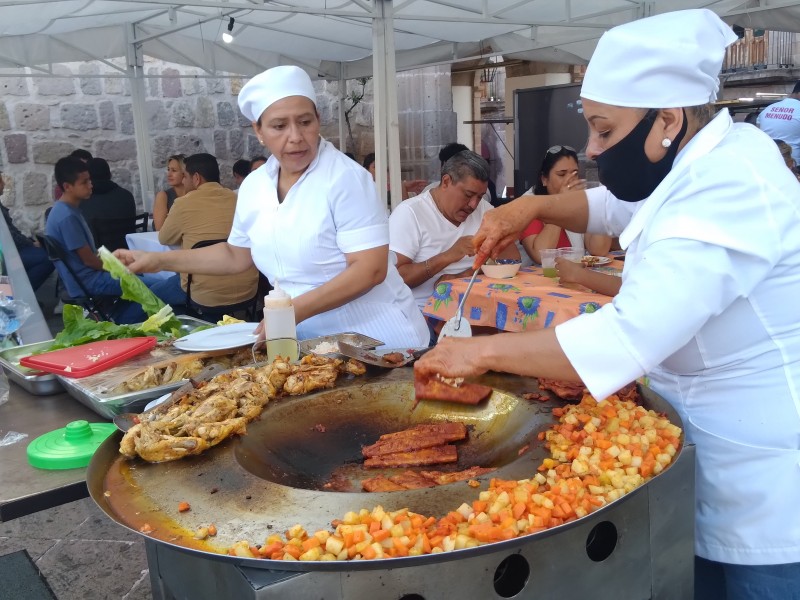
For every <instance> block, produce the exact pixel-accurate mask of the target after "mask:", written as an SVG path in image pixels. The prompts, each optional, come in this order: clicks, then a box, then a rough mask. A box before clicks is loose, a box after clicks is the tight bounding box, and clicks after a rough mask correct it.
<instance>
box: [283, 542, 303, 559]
mask: <svg viewBox="0 0 800 600" xmlns="http://www.w3.org/2000/svg"><path fill="white" fill-rule="evenodd" d="M283 551H284V553H285V554H288V555H290V556H293V557H294V558H300V555H301V554H302V553H303V551H302V550H301V549H300V548H299V547H298V546H295V545H294V544H286V545H285V546H284V547H283Z"/></svg>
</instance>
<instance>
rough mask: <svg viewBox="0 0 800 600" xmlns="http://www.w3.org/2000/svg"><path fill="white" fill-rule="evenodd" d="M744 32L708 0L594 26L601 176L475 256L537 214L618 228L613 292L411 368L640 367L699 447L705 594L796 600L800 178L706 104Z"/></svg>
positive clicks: (613, 380) (592, 99) (591, 111)
mask: <svg viewBox="0 0 800 600" xmlns="http://www.w3.org/2000/svg"><path fill="white" fill-rule="evenodd" d="M735 39H736V36H735V35H734V34H733V33H732V31H731V30H730V28H729V27H728V26H727V25H726V24H725V23H723V22H722V21H721V20H720V19H719V18H718V17H717V16H716V15H715V14H714V13H712V12H710V11H707V10H693V11H678V12H673V13H666V14H662V15H658V16H655V17H651V18H648V19H643V20H640V21H636V22H633V23H628V24H626V25H622V26H619V27H616V28H614V29H612V30H610V31H609V32H607V33H606V34H605V35H604V36H603V37H602V39H601V40H600V42H599V44H598V46H597V50H596V51H595V53H594V55H593V56H592V58H591V61H590V63H589V66H588V68H587V71H586V77H585V78H584V81H583V85H582V89H581V96H582V98H583V109H584V116H585V118H586V120H587V121H588V123H589V142H588V146H587V150H586V154H587V156H589V157H590V158H593V159H595V160H596V161H597V164H598V168H599V173H600V180H601V181H602V182H603V183H604V184H605V186H606V187H601V188H596V189H592V190H587V191H586V192H577V193H571V194H561V195H558V196H556V197H553V196H533V197H522V198H520V199H518V200H516V201H515V202H513V203H511V204H509V205H506V206H504V207H501V208H499V209H495V210H494V211H492V212H491V213H490V214H489V215H487V216H486V217H484V219H483V223H482V225H481V229H480V230H479V231H478V233H477V235H476V242H475V243H476V245H477V246H478V255H477V256H476V261H480V260H482V259H483V258H485V257H486V256H487V255H489V254H491V255H496V254H497V252H498V251H499V250H500V249H502V248H503V247H504V246H505V245H507V244H508V243H510V242H512V241H513V240H514V239H516V236H517V235H518V234H519V231H521V230H522V229H523V228H524V227H525V225H526V224H527V223H529V222H530V221H531V220H532V219H533V218H538V219H542V220H543V221H545V222H549V223H554V224H556V225H560V226H562V227H565V228H567V229H570V230H572V231H586V230H588V231H591V232H593V233H604V234H606V235H619V238H620V244H621V245H622V247H623V248H627V256H626V260H625V268H624V272H623V283H622V288H621V290H620V293H619V294H618V295H617V296H616V297H615V298H614V301H613V302H612V303H611V304H608V305H606V306H604V307H603V308H602V309H600V310H599V311H597V312H596V313H594V314H590V315H582V316H580V317H577V318H575V319H572V320H570V321H568V322H567V323H564V324H562V325H560V326H558V327H556V328H555V329H546V330H539V331H534V332H527V333H514V334H500V335H496V336H492V337H490V338H481V339H480V340H456V339H446V340H444V342H443V343H440V344H439V345H438V346H437V347H436V348H435V349H434V350H433V351H431V352H430V353H428V354H427V355H426V356H425V357H423V359H422V360H421V361H420V362H419V363H417V366H416V368H417V369H418V370H420V371H421V373H422V374H427V373H434V372H439V373H441V374H442V375H446V376H470V375H476V374H479V373H482V372H485V371H487V370H490V369H491V370H496V371H507V372H512V373H518V374H524V375H532V376H539V377H548V378H557V379H568V380H573V381H574V380H579V379H580V380H582V381H583V382H584V383H585V385H586V386H587V387H588V389H589V390H590V391H591V392H592V394H593V395H594V396H595V397H596V398H598V399H602V398H604V397H606V396H608V395H610V394H612V393H613V392H614V391H616V390H617V389H619V388H621V387H622V386H623V385H625V384H627V383H628V382H630V381H633V380H635V379H637V378H639V377H642V376H644V375H647V378H648V379H647V381H649V383H648V385H649V386H650V387H651V388H653V389H654V390H655V391H657V392H658V393H659V394H661V395H662V396H663V397H664V398H666V399H667V400H668V401H669V402H670V403H671V404H672V405H673V406H675V408H676V409H677V410H678V411H679V412H680V414H681V417H682V418H683V422H684V424H685V426H686V437H687V440H688V441H689V442H693V443H695V444H696V446H697V475H696V493H697V511H696V537H695V552H696V559H695V598H696V599H697V600H707V599H717V598H723V599H726V598H727V599H737V600H738V599H745V598H746V599H753V600H755V599H758V600H764V599H781V600H786V599H788V598H800V310H799V309H798V298H800V185H799V184H798V183H797V181H796V180H795V178H794V177H793V176H792V174H791V173H790V172H789V171H788V170H787V169H786V167H785V165H784V164H783V161H782V159H781V157H780V154H779V152H778V151H777V148H776V147H775V144H774V142H773V141H772V140H770V139H769V138H768V137H767V136H766V135H764V134H763V133H762V132H760V131H759V130H758V129H757V128H755V127H753V126H751V125H747V124H733V122H732V120H731V118H730V116H729V115H728V112H727V110H724V109H723V110H721V111H720V112H719V113H717V114H716V116H714V112H713V108H712V107H711V106H709V104H708V103H709V102H710V101H713V100H714V98H715V96H716V92H717V88H718V80H717V76H718V73H719V70H720V67H721V64H722V60H723V56H724V53H725V48H726V47H727V46H728V45H729V44H730V43H731V42H732V41H734V40H735ZM648 107H657V108H659V109H660V110H647V108H648ZM623 200H625V201H623Z"/></svg>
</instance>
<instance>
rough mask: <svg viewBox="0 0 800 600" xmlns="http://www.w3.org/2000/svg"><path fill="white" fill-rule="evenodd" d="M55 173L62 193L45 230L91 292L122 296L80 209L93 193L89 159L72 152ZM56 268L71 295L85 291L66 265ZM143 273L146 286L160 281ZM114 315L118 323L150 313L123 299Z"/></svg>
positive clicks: (81, 294)
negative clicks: (73, 154)
mask: <svg viewBox="0 0 800 600" xmlns="http://www.w3.org/2000/svg"><path fill="white" fill-rule="evenodd" d="M55 175H56V184H57V185H58V187H59V188H60V189H61V191H62V195H61V198H60V199H59V200H58V201H56V203H55V204H54V205H53V209H52V210H51V211H50V214H49V215H48V217H47V224H46V225H45V233H46V234H47V235H48V236H49V237H51V238H53V239H54V240H55V241H56V242H58V243H59V244H61V246H62V247H63V248H64V250H66V251H67V262H68V263H69V266H70V267H72V270H73V271H74V272H75V273H76V275H77V276H78V277H79V278H80V280H81V281H82V282H83V284H84V285H85V286H86V288H87V289H88V290H89V291H90V292H91V294H92V295H102V296H119V295H120V294H121V293H122V290H121V288H120V284H119V281H117V280H116V279H114V278H113V277H111V275H110V274H109V273H107V272H106V271H104V270H103V263H102V262H101V260H100V257H98V256H97V248H95V244H94V239H93V237H92V233H91V231H90V230H89V225H88V224H87V223H86V220H85V219H84V218H83V215H82V214H81V212H80V209H79V206H80V204H81V202H83V201H84V200H86V199H88V198H89V197H90V196H91V195H92V181H91V179H90V177H89V169H88V167H87V165H86V163H84V162H83V161H81V160H80V159H78V158H75V157H72V156H67V157H64V158H62V159H59V161H58V162H57V163H56V167H55ZM56 269H57V270H58V276H59V277H60V278H61V281H62V282H63V283H64V286H65V287H66V288H67V292H68V293H69V295H70V297H72V298H79V297H81V296H83V295H84V294H83V292H82V290H81V288H80V286H79V285H78V283H77V282H76V281H75V279H74V278H73V277H72V275H71V274H70V272H69V270H67V267H66V266H65V265H63V264H62V263H61V262H57V263H56ZM141 277H142V280H143V281H144V282H145V284H146V285H147V287H150V286H151V285H153V284H154V283H155V282H157V281H158V279H157V278H154V277H153V276H152V275H143V276H141ZM111 318H112V319H113V320H114V321H115V322H117V323H138V322H141V321H143V320H144V319H146V318H147V315H146V314H145V313H144V311H143V310H142V307H141V306H140V305H139V304H137V303H134V302H127V301H120V302H118V303H117V304H116V305H115V307H114V310H113V312H112V314H111Z"/></svg>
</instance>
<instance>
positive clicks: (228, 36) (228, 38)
mask: <svg viewBox="0 0 800 600" xmlns="http://www.w3.org/2000/svg"><path fill="white" fill-rule="evenodd" d="M235 21H236V20H235V19H234V18H233V17H231V18H230V20H229V21H228V31H223V32H222V41H223V42H225V43H226V44H230V43H231V42H232V41H233V24H234V22H235Z"/></svg>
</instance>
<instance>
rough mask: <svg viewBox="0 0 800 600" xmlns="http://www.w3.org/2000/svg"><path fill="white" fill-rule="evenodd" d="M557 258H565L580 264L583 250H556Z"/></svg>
mask: <svg viewBox="0 0 800 600" xmlns="http://www.w3.org/2000/svg"><path fill="white" fill-rule="evenodd" d="M558 257H559V258H566V259H567V260H571V261H572V262H581V258H583V250H581V249H580V248H558Z"/></svg>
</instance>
